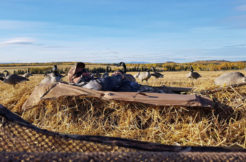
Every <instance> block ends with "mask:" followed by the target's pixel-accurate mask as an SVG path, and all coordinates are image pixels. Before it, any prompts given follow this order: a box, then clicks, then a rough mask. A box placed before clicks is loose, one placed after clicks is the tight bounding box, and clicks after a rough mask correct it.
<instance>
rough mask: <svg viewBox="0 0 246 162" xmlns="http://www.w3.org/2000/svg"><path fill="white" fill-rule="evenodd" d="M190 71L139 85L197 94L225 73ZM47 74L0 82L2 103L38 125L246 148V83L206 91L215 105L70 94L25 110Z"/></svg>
mask: <svg viewBox="0 0 246 162" xmlns="http://www.w3.org/2000/svg"><path fill="white" fill-rule="evenodd" d="M241 72H243V73H244V74H245V72H244V71H241ZM187 73H188V72H163V74H164V78H162V79H155V78H151V79H150V80H149V82H148V83H146V82H143V83H141V82H140V83H141V84H146V85H151V86H162V85H166V86H179V87H193V88H194V91H193V92H192V93H198V94H199V93H200V92H201V91H203V90H208V89H210V90H213V89H215V88H216V86H215V85H214V84H213V80H214V78H216V77H217V76H219V75H220V74H222V73H224V71H209V72H207V71H201V72H199V73H200V74H201V75H202V78H200V79H198V80H194V81H192V80H189V79H187V78H186V74H187ZM132 74H134V73H132ZM42 78H43V76H42V75H34V76H32V77H30V81H28V82H26V83H20V84H18V85H17V86H16V88H13V87H12V86H10V85H6V84H4V83H2V82H0V91H1V92H2V95H1V96H0V104H3V105H4V106H6V107H8V108H9V109H10V110H12V111H14V112H16V113H18V114H19V115H21V116H22V117H23V118H24V119H26V120H28V121H30V122H32V123H33V124H34V125H36V126H38V127H40V128H44V129H48V130H52V131H56V132H62V133H70V134H81V135H103V136H114V137H124V138H130V139H136V140H141V141H149V142H157V143H162V144H175V145H197V146H205V145H206V146H240V147H244V148H246V139H245V138H246V136H245V135H246V103H245V96H246V86H241V87H237V88H224V89H221V90H219V91H216V92H207V93H205V94H204V95H206V96H208V97H210V98H211V99H213V100H214V101H215V103H216V104H215V106H214V108H213V109H203V108H192V109H191V108H185V107H170V106H169V107H163V106H150V105H145V104H133V103H127V102H116V101H103V100H100V99H97V98H92V97H83V96H76V97H71V96H66V97H60V98H58V99H57V100H51V99H50V100H45V101H42V102H41V103H40V104H39V105H38V106H36V107H34V108H33V109H31V110H28V111H23V110H22V109H21V106H22V105H23V103H24V102H25V100H26V99H27V98H28V97H29V95H30V94H31V92H32V90H33V89H34V87H35V86H36V85H37V84H38V83H39V82H40V80H41V79H42ZM64 80H65V81H66V80H67V78H65V79H64Z"/></svg>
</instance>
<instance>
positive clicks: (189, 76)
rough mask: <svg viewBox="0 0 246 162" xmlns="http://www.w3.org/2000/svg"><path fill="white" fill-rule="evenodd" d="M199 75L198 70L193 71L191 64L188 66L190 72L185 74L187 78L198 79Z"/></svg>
mask: <svg viewBox="0 0 246 162" xmlns="http://www.w3.org/2000/svg"><path fill="white" fill-rule="evenodd" d="M200 77H201V75H200V74H199V73H198V72H194V69H193V67H192V66H190V72H189V73H188V74H187V78H191V79H198V78H200Z"/></svg>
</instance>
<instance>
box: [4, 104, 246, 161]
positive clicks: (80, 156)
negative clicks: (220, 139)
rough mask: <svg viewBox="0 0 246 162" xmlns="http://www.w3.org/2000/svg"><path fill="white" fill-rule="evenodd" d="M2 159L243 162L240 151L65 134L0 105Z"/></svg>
mask: <svg viewBox="0 0 246 162" xmlns="http://www.w3.org/2000/svg"><path fill="white" fill-rule="evenodd" d="M0 158H1V160H6V161H10V160H31V161H39V160H50V161H51V160H56V161H64V160H74V161H76V160H79V161H81V160H95V161H99V160H100V161H109V160H113V161H133V160H134V161H160V160H177V161H186V160H187V161H189V160H196V161H197V160H207V161H209V160H219V161H225V160H229V161H243V160H244V159H245V158H246V152H245V150H242V149H230V148H222V147H189V146H169V145H161V144H155V143H148V142H140V141H135V140H128V139H122V138H113V137H102V136H79V135H65V134H59V133H54V132H50V131H47V130H42V129H39V128H37V127H35V126H33V125H31V124H29V123H28V122H26V121H25V120H23V119H22V118H20V117H18V116H17V115H15V114H13V113H11V112H10V111H9V110H8V109H6V108H4V107H1V105H0Z"/></svg>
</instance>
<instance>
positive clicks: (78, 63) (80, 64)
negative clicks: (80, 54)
mask: <svg viewBox="0 0 246 162" xmlns="http://www.w3.org/2000/svg"><path fill="white" fill-rule="evenodd" d="M75 66H76V68H78V67H80V68H85V64H84V63H83V62H77V63H76V64H75Z"/></svg>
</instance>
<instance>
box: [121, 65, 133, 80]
mask: <svg viewBox="0 0 246 162" xmlns="http://www.w3.org/2000/svg"><path fill="white" fill-rule="evenodd" d="M118 66H123V71H121V72H122V74H123V75H124V76H125V79H126V80H129V81H131V82H136V79H135V78H134V76H132V75H131V74H126V64H125V63H124V62H120V63H119V64H118Z"/></svg>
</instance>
